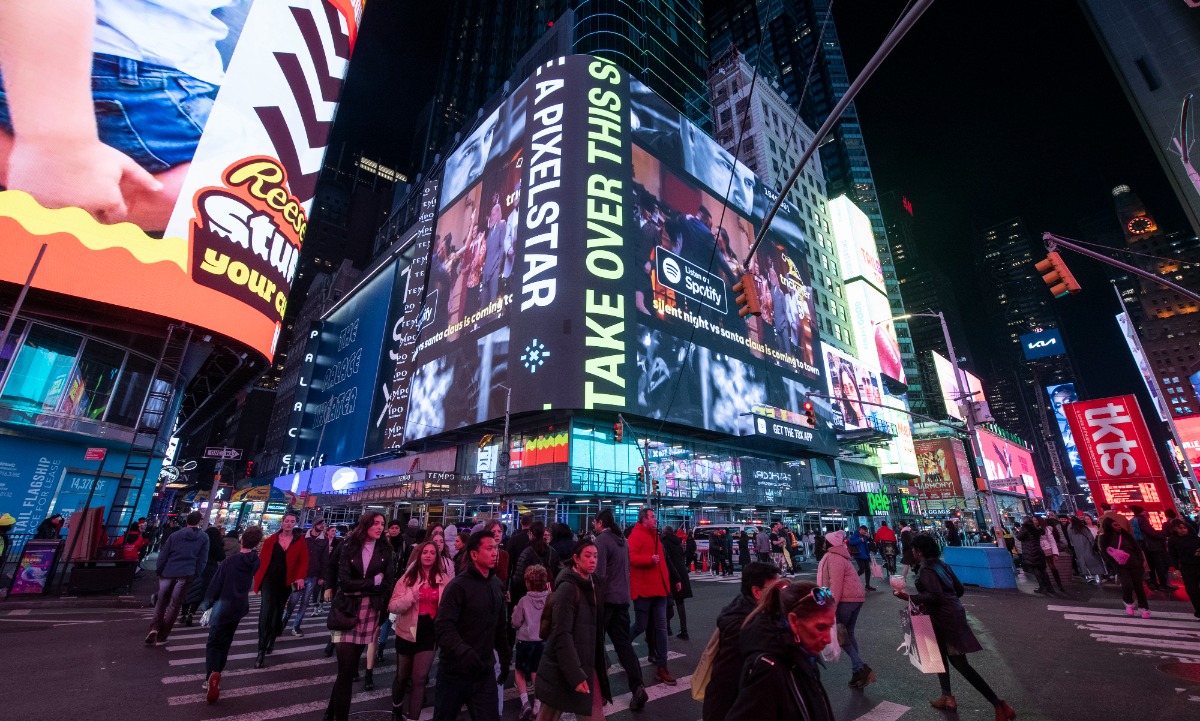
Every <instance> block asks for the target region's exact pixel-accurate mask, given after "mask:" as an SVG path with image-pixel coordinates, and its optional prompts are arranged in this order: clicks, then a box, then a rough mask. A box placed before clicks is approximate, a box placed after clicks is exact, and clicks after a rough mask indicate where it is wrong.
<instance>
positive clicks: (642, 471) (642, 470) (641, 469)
mask: <svg viewBox="0 0 1200 721" xmlns="http://www.w3.org/2000/svg"><path fill="white" fill-rule="evenodd" d="M645 483H646V467H645V466H638V487H639V488H641V487H644V485H645Z"/></svg>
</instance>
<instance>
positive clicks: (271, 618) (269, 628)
mask: <svg viewBox="0 0 1200 721" xmlns="http://www.w3.org/2000/svg"><path fill="white" fill-rule="evenodd" d="M297 520H298V519H297V518H296V514H294V513H287V514H286V515H284V517H283V525H282V527H281V528H280V529H279V532H278V533H274V534H272V535H270V536H268V537H267V540H266V541H264V542H263V547H262V553H261V554H260V556H259V558H261V559H262V562H261V563H260V564H259V566H258V571H257V572H256V573H255V574H254V592H255V593H261V594H262V605H261V606H260V607H259V610H258V658H257V659H255V661H254V668H262V667H263V666H265V665H266V663H267V660H266V656H267V654H269V653H271V652H272V651H274V650H275V639H276V638H278V637H279V634H281V633H283V612H284V610H285V609H286V608H287V600H288V596H289V595H291V592H292V590H293V589H295V590H300V589H302V588H304V575H305V574H306V573H307V572H308V544H307V543H305V542H304V538H303V537H302V536H301V534H299V533H298V532H297V531H296V521H297Z"/></svg>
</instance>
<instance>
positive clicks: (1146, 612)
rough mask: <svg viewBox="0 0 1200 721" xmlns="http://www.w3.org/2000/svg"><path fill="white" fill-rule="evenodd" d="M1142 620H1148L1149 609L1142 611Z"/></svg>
mask: <svg viewBox="0 0 1200 721" xmlns="http://www.w3.org/2000/svg"><path fill="white" fill-rule="evenodd" d="M1142 618H1150V609H1148V608H1143V609H1142Z"/></svg>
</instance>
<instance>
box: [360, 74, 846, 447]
mask: <svg viewBox="0 0 1200 721" xmlns="http://www.w3.org/2000/svg"><path fill="white" fill-rule="evenodd" d="M464 134H465V135H466V138H467V139H466V141H464V143H463V144H461V145H460V146H459V147H458V148H457V149H456V150H454V151H453V152H452V153H451V154H450V156H449V157H448V158H447V161H446V166H445V170H444V173H443V175H442V177H441V182H440V186H439V187H437V188H436V189H432V190H430V191H429V192H430V196H431V197H430V202H429V204H428V206H423V210H424V209H425V208H426V207H428V208H429V209H430V215H431V216H434V217H431V222H432V224H433V227H432V230H431V232H430V233H429V234H428V235H427V236H426V237H425V238H424V240H425V241H427V248H425V249H422V250H419V251H418V253H417V254H416V256H415V257H414V260H413V268H414V271H413V272H412V273H410V274H409V275H408V276H407V278H406V281H405V283H404V285H405V291H404V295H403V305H404V306H405V310H404V312H399V311H397V309H396V308H395V307H393V309H392V313H391V320H390V321H389V322H390V324H392V326H393V328H392V330H393V334H392V336H391V340H390V341H389V344H388V347H389V349H390V350H389V351H388V352H391V353H392V354H393V355H394V356H395V358H393V360H395V362H394V363H392V364H390V365H391V366H394V370H392V369H391V368H390V367H389V363H388V361H387V360H385V362H384V367H385V369H386V370H385V372H384V376H385V377H383V378H381V379H380V383H379V384H378V388H377V391H380V392H379V393H377V398H376V408H375V409H374V411H373V413H372V415H373V422H374V423H376V424H379V425H380V432H379V433H378V434H377V436H378V437H377V439H376V440H373V441H372V442H371V443H368V448H369V449H373V448H390V447H397V446H400V445H402V444H404V443H406V442H410V441H413V440H417V439H420V438H424V437H426V436H429V435H433V434H436V433H440V432H443V431H447V430H451V429H454V428H460V427H464V426H468V425H473V424H476V423H480V422H484V421H487V420H490V419H493V418H497V417H500V416H502V415H503V414H504V411H505V407H506V403H507V402H508V401H509V394H510V393H511V405H510V406H509V408H510V410H511V412H513V413H517V412H522V411H540V410H544V409H550V408H582V409H599V410H605V409H607V410H627V411H631V412H635V413H638V414H640V415H643V416H648V417H651V418H659V419H664V420H669V421H674V422H677V423H682V424H686V425H691V426H695V427H702V428H707V429H711V430H716V431H721V432H727V433H731V434H737V433H738V430H739V428H740V427H741V426H743V425H744V421H743V419H742V414H744V413H746V412H747V411H749V410H750V408H751V407H752V406H755V405H764V406H767V405H769V406H774V407H779V408H783V409H785V410H790V411H793V412H799V411H800V410H801V408H802V404H803V402H804V399H805V396H804V394H805V393H806V392H807V391H816V390H820V389H823V388H824V385H825V384H824V381H823V379H822V378H821V375H822V374H821V370H820V365H821V363H820V361H819V359H818V358H817V355H818V352H819V349H820V338H819V335H818V331H817V323H816V312H815V305H814V293H813V290H812V284H811V280H810V278H809V276H808V271H807V266H806V263H805V250H806V248H807V246H806V241H805V238H804V236H803V233H802V230H801V228H802V227H803V222H802V221H801V219H800V217H799V215H798V214H797V210H796V209H795V208H794V207H792V206H790V205H787V204H785V205H784V206H783V208H782V210H781V212H780V213H779V215H778V216H777V217H776V218H775V220H774V222H773V223H772V225H771V228H770V230H769V231H768V232H767V234H766V236H765V238H764V241H763V243H762V244H761V245H760V247H759V248H758V250H757V251H756V253H755V255H754V256H753V257H752V258H751V259H750V268H751V270H752V271H753V272H754V273H755V274H756V277H757V279H758V283H759V285H758V289H759V297H760V299H761V302H762V307H763V314H762V316H761V318H751V319H750V320H749V322H747V321H746V320H743V319H742V318H741V317H739V316H738V315H737V313H736V310H735V308H736V304H735V303H734V302H733V297H734V294H733V293H732V292H731V286H732V284H733V283H734V282H736V273H735V268H736V267H737V264H738V262H739V261H740V260H741V259H742V258H744V257H745V254H746V253H747V252H748V250H749V247H750V243H751V242H752V241H753V239H754V237H755V234H756V233H757V231H758V229H759V228H760V227H761V224H762V218H763V215H764V213H765V210H766V208H767V207H768V205H769V203H770V202H771V201H772V200H773V198H774V195H773V194H772V193H771V191H769V190H768V189H766V188H764V187H763V186H762V185H761V183H760V182H759V180H758V178H756V177H755V176H754V174H753V173H751V172H750V171H749V170H748V169H747V168H746V167H745V166H744V165H742V164H740V163H736V162H734V161H733V158H732V156H730V155H729V153H727V152H726V151H725V150H724V149H722V148H721V147H720V146H718V145H717V144H716V143H715V142H714V141H713V140H712V139H711V138H708V137H707V136H705V135H704V134H703V133H702V132H700V131H699V130H698V129H697V128H696V127H695V126H693V125H692V124H691V123H689V122H688V121H687V120H686V119H684V118H682V117H681V116H680V114H679V113H678V111H675V110H672V109H671V108H670V107H669V106H668V105H667V104H666V103H665V102H664V101H662V100H661V99H660V98H658V97H657V96H655V95H654V94H653V93H651V92H650V91H649V90H648V89H647V88H646V87H645V86H644V85H642V84H641V83H638V82H636V81H631V80H630V79H629V77H628V76H627V75H626V74H625V73H624V72H623V71H621V70H620V69H618V68H617V67H616V66H615V65H613V64H611V63H610V62H608V61H605V60H599V59H595V58H590V57H587V56H572V57H567V58H560V59H557V60H554V61H552V62H550V63H547V64H545V65H543V66H541V67H540V68H538V70H537V72H536V73H535V75H534V76H533V77H532V78H530V79H529V80H528V81H526V82H525V83H524V84H522V85H521V86H519V87H518V88H516V89H515V90H514V91H513V92H512V93H510V94H509V95H508V96H507V97H506V98H505V99H504V101H503V102H502V103H501V104H499V105H498V106H497V107H495V108H492V109H491V110H490V112H485V113H484V114H483V115H482V116H481V120H480V121H479V122H478V123H477V124H476V125H475V126H473V127H471V128H469V129H468V130H467V131H465V133H464ZM731 184H732V186H731ZM730 187H732V189H731V190H730V193H729V202H728V204H726V203H723V202H722V200H721V198H723V197H724V196H725V193H726V191H727V189H729V188H730ZM418 264H422V265H421V267H422V268H424V269H427V270H421V271H420V273H422V274H423V275H421V277H419V278H418V276H417V275H416V273H417V270H416V269H417V268H418ZM395 302H396V301H395V300H393V304H395ZM410 303H411V304H412V306H413V307H411V308H409V305H410ZM389 372H390V375H389Z"/></svg>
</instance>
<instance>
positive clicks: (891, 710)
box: [854, 701, 911, 721]
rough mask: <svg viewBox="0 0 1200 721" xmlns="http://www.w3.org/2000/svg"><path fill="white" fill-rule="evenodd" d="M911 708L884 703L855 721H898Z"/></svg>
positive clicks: (889, 702)
mask: <svg viewBox="0 0 1200 721" xmlns="http://www.w3.org/2000/svg"><path fill="white" fill-rule="evenodd" d="M910 708H911V707H910V706H901V705H900V704H898V703H892V702H891V701H884V702H883V703H881V704H879V705H878V706H876V707H875V708H873V709H871V710H870V711H868V712H867V713H865V714H863V715H862V716H859V717H858V718H856V719H854V721H896V720H897V719H899V718H900V717H901V716H903V715H904V714H905V713H906V712H907V711H909V709H910Z"/></svg>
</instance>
